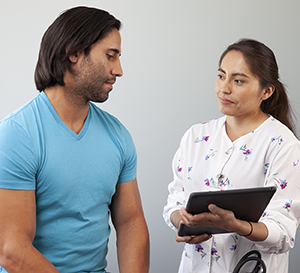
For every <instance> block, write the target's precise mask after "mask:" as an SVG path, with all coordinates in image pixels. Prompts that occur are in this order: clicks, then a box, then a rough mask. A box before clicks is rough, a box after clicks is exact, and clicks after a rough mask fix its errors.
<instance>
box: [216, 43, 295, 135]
mask: <svg viewBox="0 0 300 273" xmlns="http://www.w3.org/2000/svg"><path fill="white" fill-rule="evenodd" d="M231 50H236V51H239V52H241V53H242V54H243V56H244V58H245V61H246V63H247V64H248V66H249V69H250V71H251V73H252V74H253V75H255V76H256V77H257V78H258V79H259V83H260V86H261V87H262V88H267V87H270V86H271V85H272V84H273V85H274V86H275V91H274V92H273V94H272V96H270V97H269V98H268V99H267V100H264V101H262V103H261V106H260V108H261V110H262V111H263V112H264V113H266V114H269V115H271V116H273V117H274V118H276V119H278V120H279V121H281V122H282V123H283V124H285V125H286V126H287V127H288V128H289V129H290V130H291V131H292V132H293V133H295V131H294V114H293V111H292V108H291V105H290V102H289V99H288V97H287V93H286V89H285V87H284V85H283V84H282V83H281V82H280V80H279V73H278V66H277V62H276V58H275V55H274V53H273V51H272V50H271V49H270V48H268V47H267V46H266V45H264V44H263V43H261V42H258V41H256V40H252V39H242V40H239V41H238V42H236V43H234V44H232V45H230V46H228V48H227V49H226V50H225V51H224V52H223V54H222V55H221V57H220V60H219V66H220V65H221V63H222V60H223V58H224V57H225V55H226V54H227V53H228V52H229V51H231Z"/></svg>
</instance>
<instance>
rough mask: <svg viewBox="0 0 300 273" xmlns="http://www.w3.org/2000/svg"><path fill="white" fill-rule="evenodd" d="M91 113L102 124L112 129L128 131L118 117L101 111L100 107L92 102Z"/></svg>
mask: <svg viewBox="0 0 300 273" xmlns="http://www.w3.org/2000/svg"><path fill="white" fill-rule="evenodd" d="M90 111H91V114H92V115H93V116H95V117H96V119H97V120H98V119H100V120H101V121H102V122H105V123H106V125H107V126H109V128H110V129H112V130H121V131H123V130H125V131H127V129H126V128H125V126H124V125H123V123H122V122H121V121H120V120H119V119H118V118H117V117H115V116H114V115H112V114H110V113H109V112H107V111H105V110H103V109H101V108H100V107H98V106H97V105H95V104H94V103H92V102H91V103H90Z"/></svg>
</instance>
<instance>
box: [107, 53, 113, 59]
mask: <svg viewBox="0 0 300 273" xmlns="http://www.w3.org/2000/svg"><path fill="white" fill-rule="evenodd" d="M106 56H107V58H108V59H109V60H111V59H113V58H114V56H113V55H110V54H106Z"/></svg>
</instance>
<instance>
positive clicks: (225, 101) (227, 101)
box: [219, 98, 233, 104]
mask: <svg viewBox="0 0 300 273" xmlns="http://www.w3.org/2000/svg"><path fill="white" fill-rule="evenodd" d="M219 99H220V102H221V103H223V104H232V103H233V102H232V101H231V100H227V99H224V98H219Z"/></svg>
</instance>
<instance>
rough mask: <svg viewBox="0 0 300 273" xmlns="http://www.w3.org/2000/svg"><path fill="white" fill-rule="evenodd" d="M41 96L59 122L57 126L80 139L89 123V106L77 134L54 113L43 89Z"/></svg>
mask: <svg viewBox="0 0 300 273" xmlns="http://www.w3.org/2000/svg"><path fill="white" fill-rule="evenodd" d="M40 95H41V96H42V99H43V100H44V102H45V103H46V105H47V106H48V109H49V110H50V112H51V114H52V116H53V117H54V119H55V120H56V122H57V123H58V124H59V126H60V127H61V128H62V129H63V130H64V131H65V132H66V133H67V134H68V135H70V136H71V137H73V138H75V139H77V140H80V139H81V138H82V137H83V136H84V135H85V133H86V131H87V129H88V126H89V123H90V110H91V107H90V105H89V111H88V114H87V117H86V120H85V122H84V125H83V127H82V129H81V131H80V132H79V134H76V133H75V132H74V131H72V130H71V129H70V128H69V127H68V126H67V125H66V124H65V123H64V122H63V121H62V120H61V118H60V117H59V115H58V114H57V113H56V111H55V109H54V107H53V105H52V104H51V102H50V100H49V98H48V96H47V95H46V93H45V92H44V91H42V92H41V94H40Z"/></svg>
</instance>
